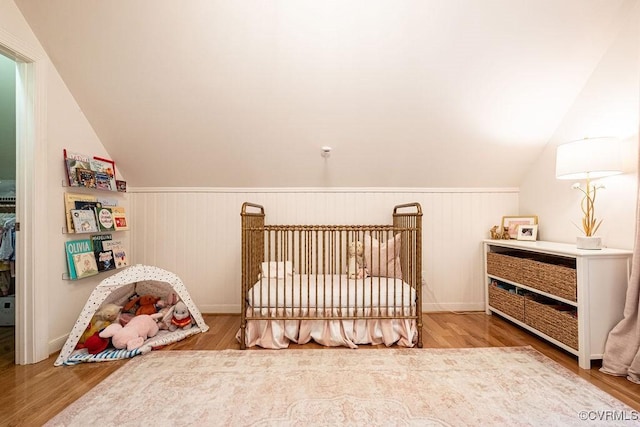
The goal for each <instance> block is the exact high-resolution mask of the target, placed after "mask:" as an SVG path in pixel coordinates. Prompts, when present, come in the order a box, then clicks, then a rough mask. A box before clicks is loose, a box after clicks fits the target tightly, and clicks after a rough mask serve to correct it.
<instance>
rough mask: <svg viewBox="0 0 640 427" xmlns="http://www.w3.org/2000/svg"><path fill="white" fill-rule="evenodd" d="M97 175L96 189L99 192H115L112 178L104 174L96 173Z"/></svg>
mask: <svg viewBox="0 0 640 427" xmlns="http://www.w3.org/2000/svg"><path fill="white" fill-rule="evenodd" d="M95 174H96V188H97V189H98V190H109V191H113V189H112V188H111V178H110V177H109V175H108V174H106V173H104V172H95Z"/></svg>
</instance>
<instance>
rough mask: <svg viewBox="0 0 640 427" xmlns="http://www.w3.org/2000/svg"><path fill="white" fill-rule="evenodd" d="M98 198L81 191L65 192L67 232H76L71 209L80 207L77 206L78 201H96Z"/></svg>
mask: <svg viewBox="0 0 640 427" xmlns="http://www.w3.org/2000/svg"><path fill="white" fill-rule="evenodd" d="M96 200H97V199H96V197H95V196H93V195H91V194H79V193H64V211H65V214H66V217H67V232H68V233H74V232H75V228H73V218H72V217H71V211H72V210H73V209H79V208H78V207H76V202H85V203H86V202H95V201H96Z"/></svg>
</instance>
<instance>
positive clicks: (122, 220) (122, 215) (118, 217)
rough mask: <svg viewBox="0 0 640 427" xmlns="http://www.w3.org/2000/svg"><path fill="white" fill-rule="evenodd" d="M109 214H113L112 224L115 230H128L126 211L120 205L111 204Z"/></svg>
mask: <svg viewBox="0 0 640 427" xmlns="http://www.w3.org/2000/svg"><path fill="white" fill-rule="evenodd" d="M111 215H112V216H113V225H114V227H115V229H116V230H118V231H119V230H128V229H129V225H128V224H127V213H126V212H125V209H124V207H122V206H112V207H111Z"/></svg>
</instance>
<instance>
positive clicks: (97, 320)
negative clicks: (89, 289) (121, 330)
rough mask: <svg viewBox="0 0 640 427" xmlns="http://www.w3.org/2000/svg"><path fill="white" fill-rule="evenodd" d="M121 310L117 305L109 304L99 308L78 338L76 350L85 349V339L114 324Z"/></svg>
mask: <svg viewBox="0 0 640 427" xmlns="http://www.w3.org/2000/svg"><path fill="white" fill-rule="evenodd" d="M121 309H122V307H120V306H119V305H116V304H111V303H107V304H105V305H103V306H102V307H100V308H99V309H98V311H96V313H95V314H94V315H93V317H92V318H91V320H90V321H89V324H88V325H87V329H85V331H84V332H83V333H82V335H81V336H80V339H79V340H78V345H77V348H83V347H86V346H85V343H86V341H87V339H89V337H91V336H93V335H94V334H95V333H97V332H100V331H101V330H102V329H104V328H106V327H107V326H109V325H110V324H112V323H113V322H115V321H116V320H117V319H118V316H119V315H120V310H121Z"/></svg>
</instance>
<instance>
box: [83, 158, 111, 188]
mask: <svg viewBox="0 0 640 427" xmlns="http://www.w3.org/2000/svg"><path fill="white" fill-rule="evenodd" d="M89 163H90V165H91V170H92V171H94V172H96V173H103V174H105V175H106V176H107V178H108V180H109V189H110V190H114V191H115V190H116V164H115V162H114V161H113V160H109V159H103V158H101V157H94V158H93V159H91V160H89Z"/></svg>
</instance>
